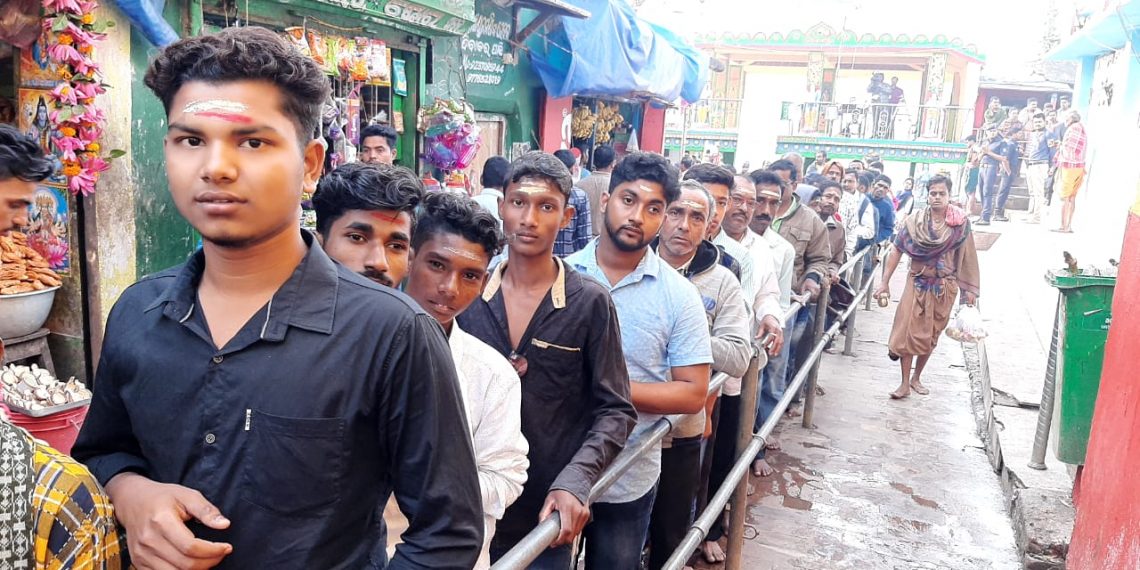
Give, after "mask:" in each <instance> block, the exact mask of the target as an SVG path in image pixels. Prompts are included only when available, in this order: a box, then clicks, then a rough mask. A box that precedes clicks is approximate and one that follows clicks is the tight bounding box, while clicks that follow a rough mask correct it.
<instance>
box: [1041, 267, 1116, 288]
mask: <svg viewBox="0 0 1140 570" xmlns="http://www.w3.org/2000/svg"><path fill="white" fill-rule="evenodd" d="M1045 281H1046V282H1048V283H1049V284H1050V285H1052V286H1054V287H1056V288H1058V289H1077V288H1080V287H1115V286H1116V277H1111V276H1105V275H1071V274H1070V273H1069V271H1068V270H1066V269H1059V270H1056V271H1052V270H1051V271H1047V272H1046V273H1045Z"/></svg>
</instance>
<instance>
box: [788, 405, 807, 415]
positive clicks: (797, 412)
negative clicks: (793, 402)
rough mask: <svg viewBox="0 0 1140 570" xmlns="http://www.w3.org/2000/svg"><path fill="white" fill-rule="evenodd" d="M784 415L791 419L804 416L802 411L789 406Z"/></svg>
mask: <svg viewBox="0 0 1140 570" xmlns="http://www.w3.org/2000/svg"><path fill="white" fill-rule="evenodd" d="M784 415H786V416H788V417H789V418H798V417H800V416H802V415H804V414H803V412H801V411H800V409H799V408H795V407H792V406H788V409H787V410H785V411H784Z"/></svg>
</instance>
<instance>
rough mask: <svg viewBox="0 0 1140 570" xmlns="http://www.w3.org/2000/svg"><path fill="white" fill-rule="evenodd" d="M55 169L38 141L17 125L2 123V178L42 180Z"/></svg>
mask: <svg viewBox="0 0 1140 570" xmlns="http://www.w3.org/2000/svg"><path fill="white" fill-rule="evenodd" d="M54 170H55V167H53V166H52V164H51V161H50V160H48V159H47V158H45V156H44V150H43V149H42V148H40V145H39V144H37V143H36V141H34V140H32V139H31V138H30V137H28V136H27V135H25V134H24V133H21V132H20V131H18V130H17V129H16V128H15V127H12V126H9V125H3V124H0V180H11V179H13V178H16V179H18V180H23V181H24V182H42V181H43V180H45V179H46V178H47V177H48V176H51V174H52V172H53V171H54Z"/></svg>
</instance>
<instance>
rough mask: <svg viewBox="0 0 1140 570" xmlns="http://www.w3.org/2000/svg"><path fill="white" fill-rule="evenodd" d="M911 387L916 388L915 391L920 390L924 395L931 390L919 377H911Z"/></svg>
mask: <svg viewBox="0 0 1140 570" xmlns="http://www.w3.org/2000/svg"><path fill="white" fill-rule="evenodd" d="M910 389H911V390H914V391H915V392H918V393H919V394H920V395H923V396H925V395H927V394H929V393H930V390H928V389H927V388H926V386H923V385H922V382H921V381H920V380H919V379H918V378H911V379H910Z"/></svg>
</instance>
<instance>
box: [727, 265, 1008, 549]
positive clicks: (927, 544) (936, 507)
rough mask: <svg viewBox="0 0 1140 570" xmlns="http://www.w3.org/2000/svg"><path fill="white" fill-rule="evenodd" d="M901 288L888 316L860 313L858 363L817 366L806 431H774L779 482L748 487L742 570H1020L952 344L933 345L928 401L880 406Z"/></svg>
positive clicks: (898, 283)
mask: <svg viewBox="0 0 1140 570" xmlns="http://www.w3.org/2000/svg"><path fill="white" fill-rule="evenodd" d="M904 278H905V272H903V271H899V272H898V273H897V274H896V279H895V282H894V283H892V292H893V293H894V296H895V299H896V302H895V303H892V305H891V307H889V308H887V309H880V308H878V307H877V306H875V307H874V308H873V309H872V310H871V311H870V312H866V311H862V310H860V311H859V316H858V317H857V319H858V334H857V337H856V338H857V340H856V343H855V347H856V348H855V352H856V355H855V356H853V357H847V356H842V355H825V356H824V360H823V364H822V368H821V372H820V385H821V386H823V387H824V388H825V389H826V392H827V393H826V395H825V396H823V397H820V398H817V400H816V402H817V404H816V405H817V408H816V412H815V424H816V425H815V429H811V430H808V429H804V428H802V427H800V425H799V419H798V418H797V419H794V420H792V419H785V420H784V421H783V422H782V423H781V425H780V426H779V427H778V428H777V435H778V437H779V439H780V442H781V444H782V450H781V451H777V452H771V453H770V454H769V455H768V458H769V462H770V463H771V464H772V466H773V467H774V468H775V469H776V473H775V474H774V475H773V476H771V477H768V478H763V479H754V483H755V485H756V493H755V494H754V495H753V496H752V497H751V503H752V504H751V506H750V509H749V513H748V522H749V525H750V526H751V528H750V532H749V536H750V537H751V538H749V539H748V540H746V541H745V548H744V567H745V568H749V569H757V570H766V569H770V568H771V569H777V568H778V569H785V568H792V569H799V568H802V569H819V568H828V569H846V568H850V569H860V570H861V569H868V568H875V569H900V570H901V569H907V570H911V569H920V568H921V569H943V568H945V569H950V568H954V569H960V568H977V569H983V568H984V569H1013V568H1018V567H1020V565H1019V563H1018V555H1017V551H1016V548H1015V543H1014V534H1013V531H1012V528H1011V525H1010V519H1009V517H1008V516H1007V515H1006V510H1005V506H1004V501H1003V495H1002V489H1001V485H1000V483H999V480H998V478H997V477H996V476H995V475H994V472H993V470H992V468H991V467H990V464H989V461H988V460H987V458H986V454H985V451H984V449H983V447H982V442H981V440H980V439H979V438H978V436H977V430H976V424H975V420H974V415H973V413H972V411H971V388H970V381H969V378H968V375H967V373H966V370H965V368H964V362H963V357H962V352H961V350H960V348H959V346H960V345H959V344H958V343H956V342H953V341H951V340H950V339H948V338H945V337H943V339H942V340H941V341H940V346H939V347H938V349H937V350H936V351H935V353H934V355H933V356H932V358H931V360H930V363H929V364H928V366H927V369H926V372H925V373H924V380H923V381H924V383H925V384H926V386H927V387H928V388H930V391H931V394H930V395H929V396H919V395H917V394H912V395H911V396H910V398H908V399H906V400H902V401H892V400H890V399H889V398H888V393H889V392H891V391H892V390H894V389H895V388H896V387H897V386H898V382H899V377H900V373H899V367H898V364H897V363H895V362H891V361H890V360H889V359H888V358H887V350H886V339H887V336H888V333H889V331H890V326H891V322H892V319H893V316H894V307H895V306H897V305H896V303H897V298H898V296H899V295H900V294H901V292H902V279H904ZM983 279H985V276H983Z"/></svg>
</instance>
